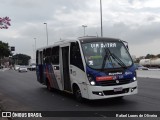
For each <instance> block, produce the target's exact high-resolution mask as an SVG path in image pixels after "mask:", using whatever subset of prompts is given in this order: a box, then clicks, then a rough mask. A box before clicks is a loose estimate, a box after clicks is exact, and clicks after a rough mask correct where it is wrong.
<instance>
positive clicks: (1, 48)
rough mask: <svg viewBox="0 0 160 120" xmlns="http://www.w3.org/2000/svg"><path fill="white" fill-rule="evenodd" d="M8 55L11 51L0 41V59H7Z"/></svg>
mask: <svg viewBox="0 0 160 120" xmlns="http://www.w3.org/2000/svg"><path fill="white" fill-rule="evenodd" d="M10 55H11V51H10V49H9V46H8V43H4V42H2V41H0V58H3V57H9V56H10Z"/></svg>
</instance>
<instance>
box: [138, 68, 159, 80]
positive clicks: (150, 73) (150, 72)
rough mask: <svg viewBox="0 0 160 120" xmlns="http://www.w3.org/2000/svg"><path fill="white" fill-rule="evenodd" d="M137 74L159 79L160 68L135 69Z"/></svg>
mask: <svg viewBox="0 0 160 120" xmlns="http://www.w3.org/2000/svg"><path fill="white" fill-rule="evenodd" d="M137 76H138V77H148V78H157V79H160V70H137Z"/></svg>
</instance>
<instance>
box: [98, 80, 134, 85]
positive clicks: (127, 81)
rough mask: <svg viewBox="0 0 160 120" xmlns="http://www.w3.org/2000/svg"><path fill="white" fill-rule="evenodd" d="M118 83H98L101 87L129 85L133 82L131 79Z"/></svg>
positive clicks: (109, 81)
mask: <svg viewBox="0 0 160 120" xmlns="http://www.w3.org/2000/svg"><path fill="white" fill-rule="evenodd" d="M118 81H119V83H116V80H107V81H98V83H99V85H100V86H115V85H123V84H128V83H131V82H132V81H131V80H130V79H122V80H118Z"/></svg>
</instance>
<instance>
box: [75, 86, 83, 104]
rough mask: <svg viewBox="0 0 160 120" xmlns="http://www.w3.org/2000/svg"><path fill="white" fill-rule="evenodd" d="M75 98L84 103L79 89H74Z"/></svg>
mask: <svg viewBox="0 0 160 120" xmlns="http://www.w3.org/2000/svg"><path fill="white" fill-rule="evenodd" d="M74 96H75V98H76V100H77V101H78V102H83V98H82V94H81V90H80V89H79V87H76V88H75V89H74Z"/></svg>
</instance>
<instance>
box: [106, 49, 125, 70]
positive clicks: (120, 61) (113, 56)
mask: <svg viewBox="0 0 160 120" xmlns="http://www.w3.org/2000/svg"><path fill="white" fill-rule="evenodd" d="M109 52H110V51H109ZM110 55H111V56H112V58H113V59H115V60H117V62H118V64H119V65H120V66H121V67H123V68H125V69H127V66H126V65H125V63H123V62H122V60H121V59H120V58H118V57H117V56H116V55H115V54H114V53H111V52H110Z"/></svg>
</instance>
